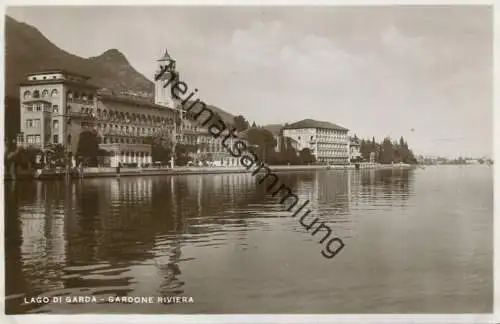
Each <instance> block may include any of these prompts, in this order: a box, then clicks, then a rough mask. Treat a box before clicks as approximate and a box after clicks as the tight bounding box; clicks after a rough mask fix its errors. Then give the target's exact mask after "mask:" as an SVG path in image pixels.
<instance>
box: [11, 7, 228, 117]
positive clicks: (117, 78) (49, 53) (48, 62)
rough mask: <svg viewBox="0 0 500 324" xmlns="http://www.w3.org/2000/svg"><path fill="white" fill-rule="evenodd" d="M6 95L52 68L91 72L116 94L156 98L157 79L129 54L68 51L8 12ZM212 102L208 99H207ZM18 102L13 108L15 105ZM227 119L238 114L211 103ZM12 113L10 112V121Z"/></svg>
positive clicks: (15, 93) (93, 78)
mask: <svg viewBox="0 0 500 324" xmlns="http://www.w3.org/2000/svg"><path fill="white" fill-rule="evenodd" d="M5 63H6V64H5V95H6V97H9V98H11V99H12V98H14V99H18V98H19V83H21V82H23V81H25V76H26V74H27V73H32V72H36V71H40V70H48V69H54V70H56V69H63V70H68V71H71V72H75V73H78V74H83V75H87V76H89V77H90V78H91V79H90V80H89V82H90V83H91V84H94V85H96V86H98V87H100V88H106V89H107V90H109V91H111V92H114V93H116V94H124V93H127V94H136V95H139V96H143V97H147V96H149V97H150V99H151V100H152V95H153V93H154V83H153V82H151V80H149V79H148V78H146V77H145V76H144V75H142V74H141V73H139V72H138V71H137V70H136V69H134V68H133V67H132V66H131V65H130V63H129V62H128V60H127V58H126V57H125V55H123V54H122V53H121V52H120V51H119V50H117V49H109V50H107V51H105V52H104V53H102V54H101V55H98V56H94V57H90V58H88V59H86V58H82V57H79V56H77V55H73V54H71V53H68V52H66V51H64V50H62V49H60V48H59V47H57V46H56V45H54V44H53V43H52V42H51V41H50V40H49V39H47V38H46V37H45V36H44V35H43V34H42V33H41V32H40V31H39V30H38V29H36V28H35V27H33V26H30V25H28V24H25V23H22V22H19V21H17V20H15V19H13V18H12V17H9V16H5ZM207 105H208V103H207ZM14 108H15V104H13V105H10V106H9V109H14ZM210 108H211V109H213V110H214V112H216V113H218V114H219V115H220V116H221V117H222V118H223V120H224V121H225V122H228V123H229V122H231V123H232V120H233V118H234V116H233V115H232V114H230V113H228V112H226V111H224V110H222V109H220V108H218V107H215V106H210ZM8 117H9V113H6V123H7V122H8V121H7V118H8Z"/></svg>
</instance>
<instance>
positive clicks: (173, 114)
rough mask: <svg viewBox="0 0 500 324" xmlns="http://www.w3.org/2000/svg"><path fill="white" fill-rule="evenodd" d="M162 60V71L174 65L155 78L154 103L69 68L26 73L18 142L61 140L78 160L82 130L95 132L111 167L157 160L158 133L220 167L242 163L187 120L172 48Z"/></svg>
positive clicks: (40, 144)
mask: <svg viewBox="0 0 500 324" xmlns="http://www.w3.org/2000/svg"><path fill="white" fill-rule="evenodd" d="M172 63H173V64H172ZM157 64H158V70H157V71H156V73H157V74H158V73H159V72H160V71H162V69H164V68H165V66H169V67H170V68H169V69H168V70H167V72H166V73H165V74H163V76H162V77H161V78H159V79H158V80H156V81H155V93H154V102H151V101H148V100H144V99H142V100H139V99H136V98H132V97H130V96H128V97H126V96H117V95H110V94H109V93H108V94H106V93H105V92H103V91H101V89H99V88H97V87H95V86H93V85H91V84H90V83H89V82H88V81H89V79H90V78H89V77H86V76H83V75H79V74H76V73H72V72H68V71H63V70H51V71H42V72H38V73H31V74H29V75H27V80H26V81H25V82H23V83H22V84H21V85H20V99H21V105H20V106H21V107H20V109H21V114H20V117H21V125H20V126H21V132H20V134H19V135H18V139H17V143H18V145H21V146H34V147H38V148H40V149H42V150H43V149H45V148H46V147H47V146H48V145H50V144H62V145H63V146H64V147H65V149H66V151H67V152H68V154H70V155H72V156H73V158H74V156H75V154H76V152H77V149H78V141H79V136H80V133H81V132H82V131H85V130H94V131H97V134H98V136H99V137H100V144H99V148H101V149H104V150H106V151H108V152H110V153H111V159H110V165H111V166H117V165H118V163H137V164H139V165H143V164H150V163H152V162H154V161H153V158H152V156H151V145H149V144H147V141H146V139H147V138H148V137H153V136H159V137H162V138H168V139H171V140H172V142H175V143H178V144H187V145H196V146H195V147H196V152H194V153H193V155H195V156H198V157H200V156H202V155H203V156H210V157H211V159H212V161H213V163H214V164H215V165H222V166H238V165H239V159H237V158H234V157H232V156H230V155H229V153H228V152H227V150H226V149H225V148H224V147H223V146H222V144H221V140H220V139H215V138H214V137H213V136H212V135H211V134H209V133H208V130H207V129H206V128H204V127H200V125H199V124H198V123H197V122H196V121H190V120H188V119H186V118H185V112H184V111H183V108H182V107H181V105H180V104H179V100H174V99H173V97H172V94H171V89H170V87H169V85H168V78H170V77H172V76H173V75H174V76H177V77H178V74H177V72H176V71H175V61H174V60H173V59H172V58H171V57H170V56H169V54H168V52H167V51H165V54H164V55H163V56H162V57H161V58H160V59H159V60H158V61H157ZM195 109H196V108H195ZM200 119H201V120H203V118H200ZM228 143H229V144H230V142H229V141H228Z"/></svg>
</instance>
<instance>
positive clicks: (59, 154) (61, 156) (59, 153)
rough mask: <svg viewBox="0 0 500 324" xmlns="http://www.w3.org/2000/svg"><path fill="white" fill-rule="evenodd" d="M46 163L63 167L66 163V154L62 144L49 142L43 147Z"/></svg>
mask: <svg viewBox="0 0 500 324" xmlns="http://www.w3.org/2000/svg"><path fill="white" fill-rule="evenodd" d="M45 155H46V157H47V163H48V164H49V166H54V167H64V166H66V164H67V156H66V151H65V149H64V146H63V145H62V144H49V145H47V148H46V149H45Z"/></svg>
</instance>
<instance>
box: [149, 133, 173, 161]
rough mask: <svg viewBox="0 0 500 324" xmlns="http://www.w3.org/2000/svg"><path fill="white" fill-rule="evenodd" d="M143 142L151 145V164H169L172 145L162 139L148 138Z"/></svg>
mask: <svg viewBox="0 0 500 324" xmlns="http://www.w3.org/2000/svg"><path fill="white" fill-rule="evenodd" d="M145 142H146V144H149V145H151V158H152V160H153V162H161V163H162V164H168V163H169V161H170V159H171V157H172V145H171V143H170V141H168V140H167V139H165V138H162V137H156V136H149V137H147V138H146V141H145Z"/></svg>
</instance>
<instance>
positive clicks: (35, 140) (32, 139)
mask: <svg viewBox="0 0 500 324" xmlns="http://www.w3.org/2000/svg"><path fill="white" fill-rule="evenodd" d="M26 142H28V143H30V144H35V143H36V144H40V143H41V136H40V135H27V136H26Z"/></svg>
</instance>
